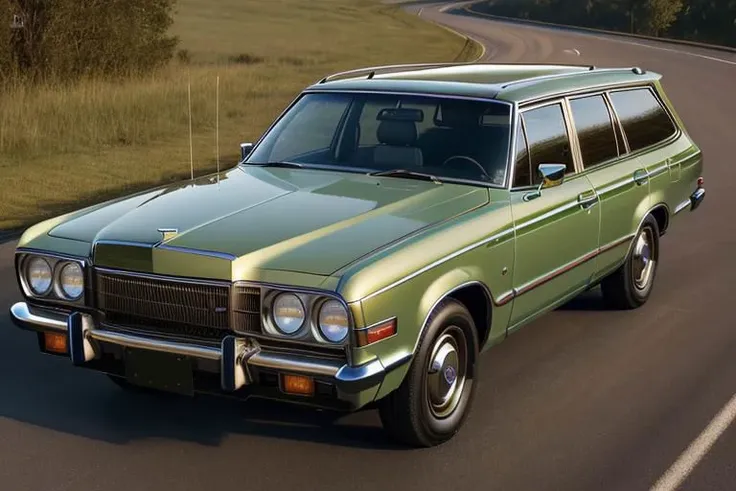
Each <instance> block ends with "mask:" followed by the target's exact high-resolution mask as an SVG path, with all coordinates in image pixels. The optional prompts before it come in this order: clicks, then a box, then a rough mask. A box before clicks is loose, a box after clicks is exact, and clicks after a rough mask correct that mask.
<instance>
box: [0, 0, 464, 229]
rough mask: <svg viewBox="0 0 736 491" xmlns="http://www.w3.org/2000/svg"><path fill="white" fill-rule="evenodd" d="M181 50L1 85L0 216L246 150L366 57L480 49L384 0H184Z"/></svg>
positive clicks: (78, 200)
mask: <svg viewBox="0 0 736 491" xmlns="http://www.w3.org/2000/svg"><path fill="white" fill-rule="evenodd" d="M177 10H178V11H177V14H176V18H175V24H174V28H173V29H174V31H175V33H176V34H177V35H178V36H180V38H181V41H182V42H181V45H180V48H181V49H182V50H186V58H187V60H188V61H186V62H184V61H182V60H180V59H179V58H178V57H177V60H175V61H174V62H173V63H172V66H170V67H168V68H167V69H165V70H163V71H161V72H160V73H156V74H155V75H152V76H150V77H147V78H143V79H136V80H126V81H119V82H102V81H93V80H89V81H85V82H82V83H80V84H78V85H75V86H72V87H63V86H52V87H49V86H46V87H42V88H33V89H31V88H27V87H22V86H17V87H11V88H10V89H8V90H6V91H5V92H3V93H0V181H1V182H2V186H0V229H8V228H17V227H23V226H25V225H28V224H30V223H33V222H36V221H38V220H41V219H43V218H46V217H49V216H53V215H57V214H60V213H64V212H66V211H69V210H72V209H76V208H79V207H82V206H86V205H88V204H91V203H95V202H99V201H102V200H104V199H109V198H112V197H115V196H118V195H121V194H125V193H129V192H132V191H134V190H137V189H142V188H146V187H150V186H153V185H156V184H159V183H162V182H165V181H172V180H178V179H182V178H187V177H188V176H189V140H188V128H189V127H188V124H189V120H188V114H187V82H188V80H191V84H192V114H193V122H192V124H193V132H194V165H195V174H196V175H201V174H204V173H208V172H211V171H213V170H214V169H215V155H216V153H215V151H216V147H215V133H214V128H215V88H216V77H217V76H218V75H219V77H220V143H219V146H220V154H221V163H222V165H223V166H231V165H233V164H234V163H235V162H236V159H237V155H238V144H239V143H240V142H241V141H253V140H255V139H257V138H258V136H259V135H260V134H261V132H262V131H263V130H264V129H265V128H266V127H267V125H268V124H269V123H270V122H271V120H272V119H273V118H274V117H276V116H277V115H278V114H279V113H280V112H281V111H282V110H283V108H284V107H285V106H286V105H287V104H288V103H289V102H290V100H291V99H292V98H293V97H294V96H295V95H296V94H297V93H298V91H299V90H300V89H301V88H302V87H304V86H305V85H307V84H310V83H312V82H314V81H316V80H318V79H320V78H321V77H322V76H324V75H325V74H327V73H331V72H335V71H339V70H343V69H350V68H355V67H359V66H364V65H374V64H386V63H403V62H408V63H415V62H434V61H452V60H455V59H460V60H467V59H472V58H474V57H475V56H477V54H478V53H477V51H476V50H477V48H476V47H474V46H472V45H470V46H466V45H465V41H464V40H463V39H461V38H459V37H457V36H455V35H453V34H451V33H449V32H447V31H445V30H443V29H440V28H438V27H436V26H432V25H430V24H427V23H425V22H423V21H421V20H419V19H417V18H415V17H412V16H410V15H408V14H405V13H404V12H402V11H400V10H399V9H398V8H396V7H394V6H389V5H382V4H381V3H380V2H379V0H310V1H309V2H305V1H304V0H268V2H265V1H264V2H261V1H254V0H250V1H243V0H179V2H178V9H177Z"/></svg>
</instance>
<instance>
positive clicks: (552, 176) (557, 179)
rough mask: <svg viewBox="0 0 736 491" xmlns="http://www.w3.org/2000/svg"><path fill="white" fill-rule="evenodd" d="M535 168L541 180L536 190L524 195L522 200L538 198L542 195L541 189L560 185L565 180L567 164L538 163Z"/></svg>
mask: <svg viewBox="0 0 736 491" xmlns="http://www.w3.org/2000/svg"><path fill="white" fill-rule="evenodd" d="M537 170H538V171H539V175H540V176H541V177H542V182H540V183H539V187H538V188H537V189H536V190H534V191H532V192H529V193H527V194H525V195H524V201H530V200H533V199H536V198H539V197H540V196H541V195H542V189H547V188H554V187H557V186H560V185H561V184H562V183H563V182H564V181H565V172H567V166H566V165H565V164H539V167H538V168H537Z"/></svg>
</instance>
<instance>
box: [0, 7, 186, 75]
mask: <svg viewBox="0 0 736 491" xmlns="http://www.w3.org/2000/svg"><path fill="white" fill-rule="evenodd" d="M175 1H176V0H0V81H2V80H3V79H6V80H7V79H11V78H18V77H20V78H22V79H23V80H24V81H25V80H33V81H49V80H54V81H62V82H67V81H73V80H75V79H79V78H82V77H87V76H123V75H131V74H140V73H146V72H150V71H151V70H153V69H155V68H157V67H159V66H161V65H163V64H165V63H167V62H168V61H169V60H171V58H172V57H173V55H174V51H175V49H176V46H177V44H178V39H177V38H176V37H173V36H169V35H168V29H169V27H170V25H171V24H172V22H173V20H172V14H173V8H174V3H175Z"/></svg>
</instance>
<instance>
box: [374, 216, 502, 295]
mask: <svg viewBox="0 0 736 491" xmlns="http://www.w3.org/2000/svg"><path fill="white" fill-rule="evenodd" d="M513 234H514V228H513V227H510V228H507V229H505V230H502V231H501V232H498V233H496V234H494V235H491V236H490V237H487V238H485V239H483V240H480V241H478V242H475V243H473V244H470V245H469V246H465V247H463V248H462V249H460V250H458V251H455V252H453V253H452V254H449V255H447V256H444V257H442V258H440V259H438V260H437V261H434V262H433V263H430V264H428V265H427V266H424V267H423V268H420V269H418V270H417V271H414V272H413V273H411V274H409V275H407V276H404V277H403V278H400V279H398V280H396V281H394V282H393V283H391V284H389V285H386V286H384V287H383V288H380V289H378V290H376V291H375V292H373V293H370V294H368V295H366V296H365V297H363V298H361V299H360V301H365V300H368V299H370V298H373V297H375V296H377V295H380V294H381V293H384V292H387V291H388V290H391V289H392V288H395V287H397V286H399V285H401V284H402V283H406V282H407V281H409V280H411V279H412V278H416V277H417V276H419V275H420V274H422V273H426V272H427V271H429V270H430V269H432V268H434V267H436V266H439V265H440V264H443V263H446V262H447V261H450V260H451V259H454V258H456V257H458V256H460V255H462V254H465V253H466V252H468V251H470V250H473V249H475V248H477V247H480V246H482V245H484V244H488V243H489V242H493V241H495V240H501V239H502V238H504V237H506V236H507V235H513Z"/></svg>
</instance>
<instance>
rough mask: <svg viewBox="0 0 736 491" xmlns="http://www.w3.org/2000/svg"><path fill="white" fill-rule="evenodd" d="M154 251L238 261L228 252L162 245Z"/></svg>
mask: <svg viewBox="0 0 736 491" xmlns="http://www.w3.org/2000/svg"><path fill="white" fill-rule="evenodd" d="M154 249H161V250H165V251H173V252H184V253H187V254H196V255H198V256H208V257H215V258H218V259H225V260H226V261H235V260H236V259H237V256H234V255H232V254H228V253H227V252H216V251H205V250H202V249H192V248H189V247H180V246H172V245H168V244H161V245H159V246H157V247H154Z"/></svg>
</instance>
